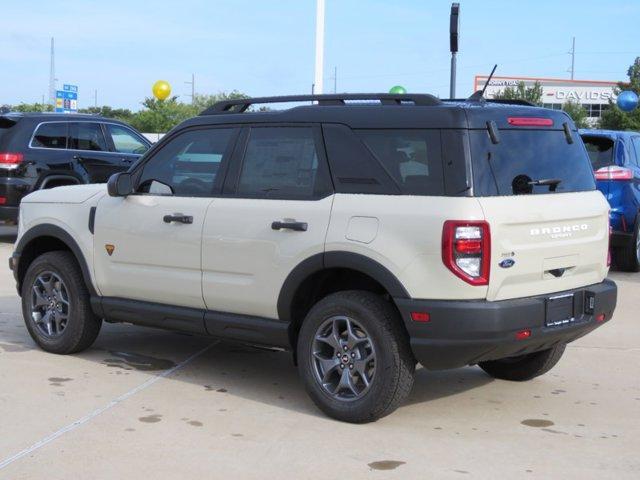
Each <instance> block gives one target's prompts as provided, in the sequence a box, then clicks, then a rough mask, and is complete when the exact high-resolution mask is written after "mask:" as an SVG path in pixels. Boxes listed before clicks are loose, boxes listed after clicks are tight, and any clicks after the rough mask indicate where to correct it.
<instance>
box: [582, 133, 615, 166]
mask: <svg viewBox="0 0 640 480" xmlns="http://www.w3.org/2000/svg"><path fill="white" fill-rule="evenodd" d="M582 141H583V142H584V146H585V147H586V148H587V153H588V154H589V159H591V166H592V167H593V170H598V169H600V168H603V167H608V166H610V165H613V164H614V163H615V162H614V160H613V147H614V141H613V140H612V139H610V138H606V137H597V136H592V137H590V136H584V137H582Z"/></svg>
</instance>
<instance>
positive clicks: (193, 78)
mask: <svg viewBox="0 0 640 480" xmlns="http://www.w3.org/2000/svg"><path fill="white" fill-rule="evenodd" d="M184 83H186V84H187V85H191V95H190V97H191V105H193V103H194V102H195V101H196V75H195V73H192V74H191V81H190V82H184Z"/></svg>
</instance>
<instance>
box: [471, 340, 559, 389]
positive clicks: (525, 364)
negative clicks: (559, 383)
mask: <svg viewBox="0 0 640 480" xmlns="http://www.w3.org/2000/svg"><path fill="white" fill-rule="evenodd" d="M566 346H567V345H566V344H565V343H561V344H559V345H556V346H555V347H552V348H550V349H548V350H543V351H541V352H534V353H528V354H526V355H521V356H519V357H512V358H503V359H501V360H491V361H488V362H480V363H478V365H479V366H480V368H482V369H483V370H484V371H485V372H487V373H488V374H489V375H490V376H492V377H493V378H499V379H501V380H511V381H514V382H525V381H527V380H531V379H532V378H535V377H539V376H540V375H544V374H545V373H547V372H548V371H549V370H551V369H552V368H553V367H554V366H555V365H556V363H558V361H559V360H560V357H562V354H563V353H564V349H565V348H566Z"/></svg>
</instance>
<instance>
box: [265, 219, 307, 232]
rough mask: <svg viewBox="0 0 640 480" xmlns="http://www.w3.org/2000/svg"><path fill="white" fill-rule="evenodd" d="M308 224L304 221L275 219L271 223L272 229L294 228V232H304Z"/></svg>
mask: <svg viewBox="0 0 640 480" xmlns="http://www.w3.org/2000/svg"><path fill="white" fill-rule="evenodd" d="M307 228H309V225H307V223H306V222H296V221H292V222H279V221H275V222H273V223H272V224H271V229H272V230H295V231H296V232H306V231H307Z"/></svg>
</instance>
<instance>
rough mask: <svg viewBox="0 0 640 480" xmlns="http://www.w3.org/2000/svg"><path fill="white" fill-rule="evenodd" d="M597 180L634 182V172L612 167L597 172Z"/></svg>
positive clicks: (615, 166) (628, 169)
mask: <svg viewBox="0 0 640 480" xmlns="http://www.w3.org/2000/svg"><path fill="white" fill-rule="evenodd" d="M595 175H596V180H632V179H633V170H631V169H630V168H624V167H619V166H617V165H610V166H608V167H602V168H599V169H598V170H596V171H595Z"/></svg>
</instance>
